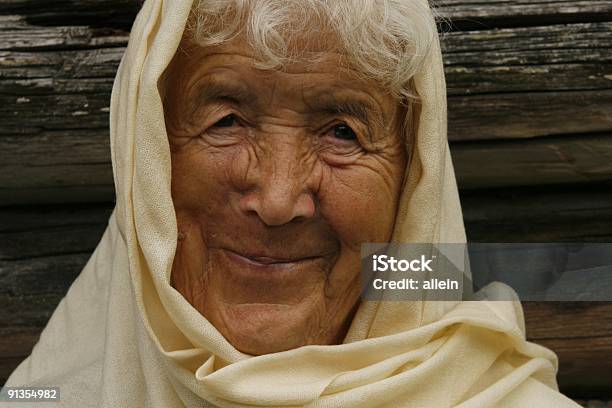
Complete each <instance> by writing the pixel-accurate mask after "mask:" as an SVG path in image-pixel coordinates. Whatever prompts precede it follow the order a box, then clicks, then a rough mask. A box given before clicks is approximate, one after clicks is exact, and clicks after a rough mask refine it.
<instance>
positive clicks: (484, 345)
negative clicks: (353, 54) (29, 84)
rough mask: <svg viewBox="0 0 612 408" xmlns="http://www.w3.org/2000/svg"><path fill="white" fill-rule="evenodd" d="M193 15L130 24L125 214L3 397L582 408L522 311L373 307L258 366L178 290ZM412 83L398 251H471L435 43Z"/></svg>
mask: <svg viewBox="0 0 612 408" xmlns="http://www.w3.org/2000/svg"><path fill="white" fill-rule="evenodd" d="M404 1H426V0H404ZM191 2H192V1H191V0H147V1H146V2H145V3H144V5H143V7H142V10H141V11H140V13H139V15H138V17H137V19H136V21H135V23H134V27H133V29H132V32H131V35H130V41H129V45H128V48H127V51H126V53H125V55H124V57H123V60H122V62H121V65H120V67H119V71H118V74H117V78H116V81H115V84H114V88H113V93H112V98H111V150H112V161H113V170H114V180H115V186H116V193H117V203H116V207H115V210H114V212H113V214H112V215H111V217H110V220H109V224H108V227H107V229H106V232H105V233H104V236H103V237H102V240H101V242H100V244H99V245H98V247H97V248H96V250H95V252H94V253H93V255H92V257H91V258H90V260H89V262H88V263H87V265H86V266H85V268H84V270H83V271H82V273H81V274H80V275H79V277H78V278H77V279H76V281H75V282H74V283H73V285H72V286H71V288H70V290H69V291H68V294H67V295H66V297H65V298H64V299H63V300H62V301H61V303H60V304H59V306H58V307H57V309H56V310H55V312H54V314H53V316H52V317H51V319H50V321H49V323H48V325H47V327H46V328H45V329H44V331H43V332H42V334H41V337H40V341H39V342H38V344H37V345H36V346H35V348H34V350H33V352H32V354H31V356H30V357H28V358H27V359H26V360H25V361H24V362H23V363H22V364H21V365H20V366H19V367H18V368H17V370H16V371H15V372H14V373H13V374H12V375H11V377H10V379H9V380H8V383H7V385H9V386H17V385H27V386H43V385H44V386H59V387H60V395H61V401H62V405H63V406H68V407H89V406H91V407H113V408H114V407H140V406H146V407H164V408H166V407H176V406H189V407H202V406H212V405H215V406H219V407H272V406H273V407H281V406H292V407H295V406H308V407H372V406H393V407H398V406H400V407H408V406H410V407H448V406H457V405H459V406H461V407H484V406H492V405H499V406H504V407H514V406H517V407H519V406H520V407H524V406H558V407H561V406H575V405H574V403H573V402H571V401H570V400H568V399H567V398H565V397H564V396H562V395H561V394H559V393H558V391H556V390H557V388H556V382H555V373H556V369H557V361H556V356H555V355H554V354H553V353H552V352H551V351H549V350H547V349H545V348H543V347H540V346H537V345H535V344H531V343H528V342H526V341H525V330H524V323H523V316H522V311H521V307H520V303H519V302H517V301H514V302H492V301H480V302H459V301H457V302H440V301H438V302H434V301H412V302H389V301H376V302H375V301H370V302H362V303H361V305H360V308H359V310H358V311H357V314H356V316H355V318H354V319H353V322H352V325H351V327H350V329H349V332H348V334H347V336H346V339H345V341H344V343H343V344H340V345H331V346H316V345H315V346H304V347H300V348H297V349H293V350H289V351H285V352H279V353H273V354H267V355H262V356H255V357H254V356H249V355H246V354H244V353H241V352H240V351H238V350H236V349H235V348H234V347H233V346H232V345H231V344H230V343H229V342H228V341H227V340H226V339H225V338H224V337H223V336H222V335H221V334H220V333H219V331H218V330H217V329H215V327H213V326H212V325H211V323H210V322H208V321H207V320H206V319H205V318H204V317H203V316H202V315H201V314H200V313H199V312H198V311H197V310H196V309H195V308H193V307H192V306H191V305H190V304H189V303H188V302H187V300H185V298H184V297H183V296H182V295H181V294H180V293H179V292H178V291H177V290H175V289H174V288H173V287H172V286H171V285H170V272H171V267H172V262H173V257H174V253H175V249H176V244H177V222H176V217H175V212H174V207H173V203H172V199H171V194H170V180H171V162H170V149H169V144H168V138H167V134H166V128H165V123H164V112H163V107H162V100H161V98H160V92H159V90H158V81H159V78H160V77H161V75H162V73H163V72H164V70H165V68H166V67H167V65H168V64H169V62H170V60H171V59H172V57H173V55H174V53H175V51H176V50H177V47H178V45H179V42H180V40H181V36H182V33H183V31H184V27H185V25H186V21H187V18H188V15H189V12H190V8H191ZM432 18H433V17H432ZM431 23H432V24H433V23H434V22H433V20H432V22H431ZM414 83H415V86H416V90H417V92H418V95H419V96H420V98H421V104H420V106H419V109H418V110H419V112H418V115H417V117H418V130H417V134H416V138H415V141H414V144H413V145H412V146H413V147H412V150H413V151H412V152H411V161H410V165H409V166H408V168H407V169H406V172H407V173H406V177H405V184H404V186H403V191H402V195H401V203H400V208H399V213H398V215H397V220H396V225H395V228H394V235H393V241H395V242H422V243H427V242H445V243H462V242H465V239H466V238H465V231H464V227H463V221H462V215H461V208H460V203H459V197H458V193H457V186H456V182H455V176H454V172H453V167H452V163H451V158H450V154H449V148H448V142H447V139H446V89H445V88H446V85H445V80H444V72H443V66H442V57H441V52H440V45H439V40H438V39H437V37H436V39H435V43H434V46H433V48H432V49H431V52H430V54H429V55H428V56H427V59H426V62H425V64H424V66H423V69H422V70H421V71H420V72H419V73H418V74H417V75H416V76H415V78H414Z"/></svg>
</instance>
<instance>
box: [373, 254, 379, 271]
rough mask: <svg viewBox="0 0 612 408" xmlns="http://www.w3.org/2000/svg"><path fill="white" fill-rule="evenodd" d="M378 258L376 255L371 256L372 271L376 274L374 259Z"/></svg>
mask: <svg viewBox="0 0 612 408" xmlns="http://www.w3.org/2000/svg"><path fill="white" fill-rule="evenodd" d="M377 257H378V255H372V271H374V272H376V271H377V269H376V258H377Z"/></svg>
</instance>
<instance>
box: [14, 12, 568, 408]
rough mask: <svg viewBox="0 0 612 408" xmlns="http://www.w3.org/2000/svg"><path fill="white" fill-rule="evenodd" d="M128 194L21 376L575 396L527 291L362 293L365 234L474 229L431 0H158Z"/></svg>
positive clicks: (222, 386)
mask: <svg viewBox="0 0 612 408" xmlns="http://www.w3.org/2000/svg"><path fill="white" fill-rule="evenodd" d="M111 105H112V109H111V141H112V143H111V148H112V160H113V169H114V175H115V184H116V190H117V205H116V208H115V211H114V213H113V215H112V216H111V219H110V221H109V226H108V228H107V230H106V233H105V234H104V236H103V238H102V241H101V242H100V244H99V246H98V247H97V249H96V251H95V252H94V254H93V256H92V258H91V259H90V261H89V263H88V264H87V266H86V267H85V269H84V270H83V272H82V273H81V275H80V276H79V278H78V279H77V280H76V281H75V282H74V284H73V285H72V287H71V288H70V291H69V292H68V294H67V296H66V298H65V299H64V300H63V301H62V302H61V303H60V305H59V306H58V308H57V310H56V311H55V313H54V314H53V317H52V318H51V320H50V322H49V324H48V326H47V328H46V329H45V330H44V331H43V333H42V335H41V338H40V341H39V343H38V344H37V345H36V347H35V348H34V351H33V352H32V355H31V356H30V357H29V358H28V359H27V360H26V361H24V362H23V363H22V364H21V365H20V366H19V368H18V369H17V370H16V371H15V372H14V373H13V375H12V376H11V378H10V379H9V381H8V384H7V385H10V386H19V385H27V386H43V385H45V386H58V387H60V396H61V397H60V398H61V404H62V405H63V406H69V407H88V406H91V407H141V406H142V407H179V406H188V407H203V406H219V407H285V406H291V407H297V406H309V407H375V406H388V407H450V406H461V407H489V406H501V407H525V406H538V407H553V406H554V407H560V406H575V404H574V403H573V402H572V401H570V400H568V399H567V398H565V397H564V396H563V395H561V394H559V393H558V391H557V389H556V382H555V373H556V368H557V365H556V364H557V362H556V357H555V355H554V354H553V353H552V352H550V351H549V350H547V349H545V348H543V347H540V346H537V345H535V344H531V343H528V342H526V341H525V333H524V327H523V317H522V312H521V309H520V304H519V303H518V302H490V301H481V302H459V301H457V302H451V301H446V302H442V301H440V302H432V301H410V302H398V301H395V302H392V301H372V300H360V293H361V284H362V282H361V277H360V276H361V275H360V273H359V270H360V246H361V244H363V243H367V242H398V243H399V242H406V243H410V242H425V243H428V242H429V243H437V242H455V243H457V242H458V243H461V242H464V241H465V232H464V229H463V223H462V217H461V210H460V205H459V200H458V195H457V188H456V183H455V179H454V174H453V169H452V164H451V162H450V155H449V152H448V144H447V141H446V94H445V82H444V75H443V70H442V62H441V55H440V48H439V43H438V37H437V33H436V26H435V21H434V19H433V16H432V12H431V10H430V9H429V6H428V4H427V2H426V1H425V0H367V1H366V0H291V1H269V0H200V1H196V2H195V3H194V4H192V1H191V0H147V1H146V2H145V4H144V5H143V8H142V10H141V12H140V14H139V16H138V18H137V20H136V22H135V24H134V27H133V30H132V34H131V37H130V42H129V46H128V49H127V51H126V54H125V56H124V58H123V61H122V63H121V67H120V68H119V73H118V75H117V79H116V82H115V86H114V89H113V95H112V100H111Z"/></svg>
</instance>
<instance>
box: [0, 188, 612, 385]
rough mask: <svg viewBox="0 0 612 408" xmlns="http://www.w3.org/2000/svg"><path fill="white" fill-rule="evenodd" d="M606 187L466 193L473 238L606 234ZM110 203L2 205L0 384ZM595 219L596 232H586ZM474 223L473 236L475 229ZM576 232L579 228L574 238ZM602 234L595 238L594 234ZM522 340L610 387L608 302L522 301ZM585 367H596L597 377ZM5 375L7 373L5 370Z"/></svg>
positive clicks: (611, 216) (609, 217)
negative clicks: (540, 346) (524, 327)
mask: <svg viewBox="0 0 612 408" xmlns="http://www.w3.org/2000/svg"><path fill="white" fill-rule="evenodd" d="M609 187H610V186H609V185H592V186H576V187H575V188H569V189H567V188H566V189H562V188H560V187H543V188H521V189H503V190H502V189H500V190H496V191H491V190H487V191H467V192H466V191H464V192H462V203H463V209H464V216H465V221H466V226H467V230H468V236H469V237H470V239H471V240H472V239H473V237H474V236H475V235H476V236H477V237H478V238H480V239H477V240H480V241H484V242H494V241H498V240H499V241H503V242H512V241H515V242H529V241H531V242H541V241H583V240H587V241H588V240H597V238H599V240H600V241H605V240H606V239H604V238H603V237H604V236H605V235H604V234H607V237H608V240H609V239H610V238H612V189H611V188H609ZM112 207H113V205H112V204H110V203H109V204H98V205H79V206H73V207H70V206H66V205H58V206H45V207H19V208H17V207H12V208H4V209H2V210H0V355H1V356H2V357H0V383H1V382H3V381H4V380H3V378H6V375H8V373H10V371H12V369H13V368H14V367H15V366H16V365H17V364H18V363H19V361H20V360H21V359H22V358H24V357H25V356H26V355H27V354H28V353H29V352H30V350H31V347H32V346H33V344H34V343H35V341H36V339H37V337H38V333H39V332H40V330H41V328H42V327H43V326H44V325H45V323H46V322H47V320H48V319H49V317H50V314H51V312H52V311H53V310H54V308H55V307H56V305H57V303H58V302H59V301H60V299H61V298H62V296H63V295H64V294H65V292H66V290H67V289H68V287H69V285H70V283H71V282H72V281H73V280H74V278H75V277H76V276H77V275H78V273H79V272H80V270H81V268H82V267H83V266H84V264H85V263H86V262H87V260H88V258H89V256H90V255H89V254H90V253H91V251H92V250H93V249H94V247H95V246H96V245H97V242H98V240H99V239H100V237H101V235H102V232H103V230H104V228H105V226H106V223H107V220H108V216H109V215H110V212H111V210H112ZM589 226H591V227H592V228H595V227H596V226H597V228H598V229H592V228H591V227H589ZM475 230H476V233H474V232H475ZM581 234H582V235H581ZM598 234H600V235H598ZM525 316H526V321H527V328H528V337H529V338H530V339H531V340H533V341H535V342H537V343H540V344H544V345H546V346H548V347H551V348H553V350H555V351H556V352H557V353H558V354H559V357H560V361H561V373H560V376H559V379H560V383H561V384H562V386H563V387H570V388H572V387H574V388H576V387H578V388H580V387H587V386H589V387H591V389H592V388H597V387H610V386H612V383H610V377H609V376H605V375H603V374H604V373H605V370H610V369H611V368H612V367H610V366H609V364H612V362H610V363H607V361H608V360H609V359H605V358H602V356H605V355H609V353H610V350H611V348H612V302H610V303H596V302H572V303H563V302H555V303H551V302H548V303H536V302H528V303H525ZM585 373H588V374H589V377H588V378H589V379H591V378H595V377H593V376H592V373H599V374H602V375H599V376H598V377H597V378H596V380H593V381H590V380H589V381H586V380H585V378H586V377H585ZM3 374H4V377H3Z"/></svg>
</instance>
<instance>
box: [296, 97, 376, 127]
mask: <svg viewBox="0 0 612 408" xmlns="http://www.w3.org/2000/svg"><path fill="white" fill-rule="evenodd" d="M308 107H309V109H311V110H312V111H314V112H318V113H323V114H325V115H346V116H351V117H353V118H355V119H357V120H359V121H361V122H362V123H364V124H366V125H367V126H371V125H380V124H382V117H381V116H380V110H379V109H377V107H376V106H374V105H373V104H372V103H371V102H369V101H368V100H367V99H364V98H359V97H354V96H350V95H335V94H333V93H324V94H321V95H317V96H316V97H314V98H311V101H310V103H308Z"/></svg>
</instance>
